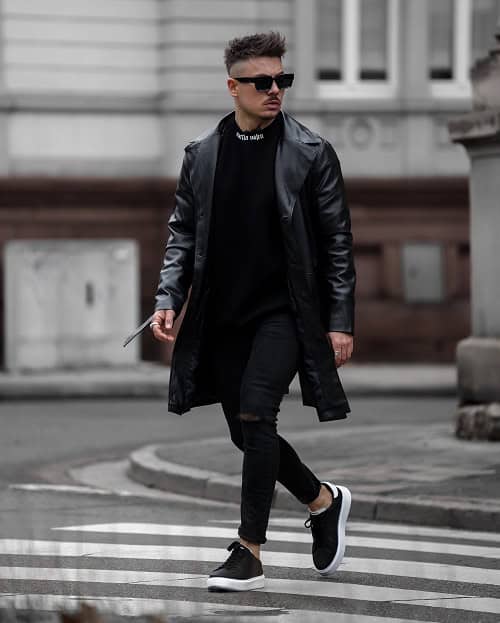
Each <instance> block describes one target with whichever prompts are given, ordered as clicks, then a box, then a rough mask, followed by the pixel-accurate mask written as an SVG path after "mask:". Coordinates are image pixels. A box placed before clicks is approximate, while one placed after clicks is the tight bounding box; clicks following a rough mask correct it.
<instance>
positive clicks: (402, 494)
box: [128, 418, 500, 531]
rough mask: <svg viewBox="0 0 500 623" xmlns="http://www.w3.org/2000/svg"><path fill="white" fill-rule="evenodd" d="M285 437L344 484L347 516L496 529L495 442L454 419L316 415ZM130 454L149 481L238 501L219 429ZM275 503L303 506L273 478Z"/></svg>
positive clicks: (134, 468) (231, 458)
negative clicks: (463, 430) (371, 420)
mask: <svg viewBox="0 0 500 623" xmlns="http://www.w3.org/2000/svg"><path fill="white" fill-rule="evenodd" d="M286 437H287V439H288V440H289V441H290V442H291V443H292V444H293V445H294V447H295V448H296V449H297V451H298V453H299V455H300V457H301V459H302V460H303V461H304V462H305V463H306V464H308V465H309V466H310V467H311V468H312V469H313V471H315V473H317V474H318V475H319V477H320V478H321V479H324V480H330V481H333V482H338V483H339V484H344V485H347V486H348V487H349V488H350V489H351V491H352V493H353V507H352V515H351V516H352V517H353V518H358V519H370V520H373V519H379V520H383V521H404V522H408V523H419V524H427V525H439V526H449V527H454V528H463V529H471V530H489V531H498V530H500V445H499V444H498V443H495V442H487V441H465V440H462V439H457V438H456V437H455V435H454V427H453V422H452V421H450V422H449V424H444V423H442V422H441V423H438V424H430V425H429V424H426V425H419V424H417V423H411V422H410V423H408V422H407V423H401V424H397V425H394V423H390V424H389V423H387V422H386V423H384V422H383V421H380V418H379V421H378V422H377V423H376V424H373V425H364V426H359V425H358V426H349V425H347V426H346V425H344V426H343V427H342V428H340V427H337V428H336V426H335V423H324V424H321V425H320V428H317V427H315V429H314V431H311V430H298V431H294V432H291V433H289V434H287V435H286ZM129 462H130V466H129V470H128V475H129V477H131V478H132V479H134V480H135V481H138V482H141V483H143V484H145V485H147V486H152V487H157V488H160V489H163V490H167V491H171V492H175V493H184V494H188V495H194V496H199V497H204V498H208V499H213V500H222V501H231V502H239V496H240V482H241V471H240V470H241V455H240V453H239V452H238V450H237V449H236V448H234V447H233V446H232V444H231V443H230V441H229V439H228V438H226V437H217V438H211V439H198V440H190V441H184V442H182V443H176V444H172V445H169V444H160V445H150V446H146V447H143V448H140V449H138V450H136V451H135V452H133V453H132V454H131V455H130V457H129ZM273 505H274V507H275V508H279V509H284V510H303V507H302V506H301V505H299V504H298V503H297V502H296V500H295V499H294V498H292V497H291V496H290V494H289V493H288V492H287V491H286V490H284V489H283V488H282V487H281V486H280V485H278V486H277V489H276V493H275V498H274V502H273Z"/></svg>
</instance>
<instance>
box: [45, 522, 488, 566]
mask: <svg viewBox="0 0 500 623" xmlns="http://www.w3.org/2000/svg"><path fill="white" fill-rule="evenodd" d="M54 530H64V531H72V532H100V533H113V534H124V533H126V534H147V535H159V536H160V535H161V536H192V537H208V538H227V539H231V538H236V536H237V535H236V532H235V530H233V529H231V528H219V527H214V526H190V525H173V524H172V525H170V524H154V523H150V524H148V523H125V522H121V523H120V522H119V523H102V524H89V525H83V526H61V527H57V528H54ZM267 538H268V539H269V540H271V541H284V542H295V543H310V542H311V534H310V533H307V532H304V533H302V534H301V533H298V532H284V531H283V532H282V531H276V530H275V531H273V530H269V531H268V532H267ZM347 546H350V547H365V548H377V549H392V550H404V551H415V552H424V553H432V554H452V555H455V556H474V557H479V558H495V559H496V558H500V547H484V546H480V545H462V544H460V543H442V542H437V541H413V540H406V539H405V540H403V539H384V538H377V537H360V536H352V535H351V536H349V535H348V536H347Z"/></svg>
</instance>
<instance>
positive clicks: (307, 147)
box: [186, 111, 322, 220]
mask: <svg viewBox="0 0 500 623" xmlns="http://www.w3.org/2000/svg"><path fill="white" fill-rule="evenodd" d="M233 114H234V111H232V112H230V113H228V114H227V115H225V116H224V117H223V118H222V119H221V120H220V121H219V123H218V124H217V126H216V127H215V128H211V129H210V130H207V131H206V132H204V133H203V134H200V136H198V137H197V138H195V139H194V140H193V141H191V142H190V143H188V145H187V146H186V151H196V157H195V158H194V159H193V170H192V174H191V183H192V185H193V192H194V194H195V196H198V197H206V200H205V202H204V203H205V206H206V209H207V212H208V213H211V209H212V198H213V197H212V195H213V185H214V179H215V166H216V163H217V154H218V149H219V144H220V138H221V136H222V132H223V130H224V125H225V123H226V121H227V120H228V119H229V118H230V117H231V116H232V115H233ZM280 114H281V115H282V116H283V135H282V138H281V140H280V142H279V144H278V148H277V152H276V161H275V182H276V196H277V202H278V209H279V212H280V214H281V215H282V217H283V218H284V219H285V220H286V219H289V218H290V217H291V215H292V212H293V207H294V205H295V201H296V198H297V194H298V192H299V190H300V188H301V187H302V185H303V183H304V180H305V178H306V176H307V173H308V172H309V169H310V168H311V165H312V163H313V161H314V158H315V157H316V155H317V153H318V149H319V146H320V144H321V141H322V139H321V137H320V136H319V135H318V134H316V133H315V132H312V131H311V130H309V128H307V127H306V126H304V125H302V124H301V123H300V122H299V121H297V120H296V119H294V117H292V116H291V115H289V114H288V113H286V112H284V111H282V112H281V113H280Z"/></svg>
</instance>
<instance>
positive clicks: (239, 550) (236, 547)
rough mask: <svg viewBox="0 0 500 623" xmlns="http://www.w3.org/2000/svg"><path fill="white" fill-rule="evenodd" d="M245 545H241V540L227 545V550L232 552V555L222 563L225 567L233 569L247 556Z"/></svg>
mask: <svg viewBox="0 0 500 623" xmlns="http://www.w3.org/2000/svg"><path fill="white" fill-rule="evenodd" d="M245 549H246V548H245V547H243V545H241V543H240V542H239V541H233V542H232V543H231V545H229V546H228V547H227V550H228V551H230V552H231V555H230V556H229V558H228V559H227V560H226V562H225V563H224V564H223V565H222V566H223V567H224V568H225V569H231V568H233V567H236V566H237V565H239V563H240V560H241V559H242V558H243V557H244V556H245Z"/></svg>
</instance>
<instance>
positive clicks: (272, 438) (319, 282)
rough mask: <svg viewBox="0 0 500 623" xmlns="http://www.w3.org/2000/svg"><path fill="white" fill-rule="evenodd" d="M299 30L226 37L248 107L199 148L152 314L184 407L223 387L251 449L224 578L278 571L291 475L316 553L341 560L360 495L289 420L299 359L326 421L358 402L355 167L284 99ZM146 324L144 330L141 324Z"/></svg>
mask: <svg viewBox="0 0 500 623" xmlns="http://www.w3.org/2000/svg"><path fill="white" fill-rule="evenodd" d="M284 53H285V40H284V37H282V36H281V35H280V34H279V33H274V32H270V33H266V34H256V35H251V36H246V37H242V38H236V39H233V40H232V41H230V42H229V44H228V46H227V48H226V50H225V64H226V68H227V71H228V75H229V77H228V79H227V87H228V90H229V93H230V95H231V96H232V98H233V100H234V111H233V112H232V113H230V114H228V115H226V116H225V117H224V118H223V119H222V120H221V121H220V122H219V123H218V124H217V127H216V128H215V129H213V130H210V131H208V132H206V133H204V134H203V135H201V136H200V137H198V138H197V139H196V140H194V141H192V142H191V143H189V144H188V145H187V147H186V148H185V155H184V161H183V165H182V169H181V173H180V177H179V182H178V186H177V190H176V196H175V207H174V211H173V214H172V216H171V217H170V220H169V229H170V236H169V239H168V241H167V246H166V251H165V258H164V261H163V267H162V269H161V272H160V280H159V285H158V290H157V294H156V305H155V312H154V314H153V315H152V316H151V317H150V318H149V319H148V320H147V321H146V322H145V323H144V324H143V325H142V327H140V328H139V329H138V331H137V332H139V331H140V330H142V329H143V328H144V327H145V326H146V324H147V323H148V322H149V321H150V320H152V322H151V323H150V326H151V328H152V331H153V334H154V336H155V338H156V339H158V340H160V341H173V340H174V336H173V325H174V321H175V318H176V317H177V316H178V314H179V312H180V310H181V308H182V306H183V304H184V302H185V300H186V298H187V294H188V292H187V291H188V288H189V286H191V292H190V297H189V303H188V305H187V309H186V314H185V316H184V319H183V323H182V326H181V328H180V331H179V333H178V335H177V338H176V343H175V347H174V352H173V357H172V366H171V375H170V387H169V410H170V411H174V412H176V413H179V414H182V413H184V412H186V411H189V410H190V408H191V407H194V406H200V405H204V404H211V403H214V402H219V401H220V402H221V405H222V409H223V412H224V415H225V417H226V420H227V423H228V426H229V431H230V435H231V439H232V441H233V442H234V443H235V445H236V446H237V447H238V448H240V449H241V450H242V451H243V470H242V495H241V524H240V527H239V530H238V534H239V537H240V538H239V541H234V542H233V543H231V545H230V546H229V547H228V550H230V551H231V554H230V556H229V557H228V559H227V560H226V561H225V562H224V563H223V564H222V565H221V566H220V567H218V568H217V569H215V570H214V571H213V572H212V573H211V574H210V576H209V578H208V588H209V589H210V590H248V589H254V588H261V587H263V586H264V574H263V569H262V564H261V562H260V546H261V545H262V544H263V543H265V542H266V528H267V524H268V518H269V512H270V508H271V502H272V496H273V492H274V488H275V483H276V480H278V481H279V482H281V483H282V484H283V485H284V486H285V487H286V488H288V490H289V491H290V492H291V493H292V494H293V495H295V497H296V498H297V499H299V500H300V501H301V502H302V503H303V504H304V505H307V506H308V509H309V513H310V515H309V519H308V520H307V521H306V524H305V525H306V526H307V527H310V528H311V530H312V537H313V546H312V553H313V562H314V566H315V568H316V570H317V571H318V572H319V573H321V574H323V575H328V574H330V573H332V572H333V571H335V569H337V568H338V566H339V564H340V562H341V560H342V557H343V555H344V550H345V524H346V520H347V516H348V514H349V510H350V504H351V496H350V492H349V490H348V489H347V488H346V487H342V486H335V485H334V484H332V483H328V482H320V481H319V480H318V478H317V477H316V476H315V475H314V474H313V473H312V472H311V470H310V469H309V468H307V467H306V466H305V465H304V464H303V463H302V462H301V461H300V459H299V457H298V456H297V453H296V452H295V450H294V449H293V448H292V447H291V446H290V444H289V443H288V442H287V441H286V440H285V439H283V438H282V437H281V436H280V435H278V433H277V413H278V411H279V406H280V403H281V400H282V398H283V395H284V394H285V393H287V392H288V388H289V384H290V382H291V381H292V379H293V377H294V376H295V374H296V372H297V371H298V372H299V380H300V384H301V389H302V398H303V404H304V405H307V406H313V407H315V408H316V410H317V413H318V416H319V419H320V420H321V421H329V420H336V419H342V418H345V417H346V414H347V413H348V412H349V411H350V409H349V405H348V402H347V400H346V397H345V395H344V392H343V390H342V386H341V384H340V381H339V378H338V374H337V370H336V368H337V367H339V366H341V365H343V364H344V363H345V362H346V361H347V360H348V359H349V358H350V357H351V355H352V350H353V330H354V327H353V325H354V288H355V269H354V264H353V258H352V235H351V231H350V216H349V210H348V207H347V204H346V200H345V194H344V186H343V179H342V173H341V169H340V164H339V161H338V158H337V156H336V154H335V151H334V150H333V148H332V146H331V145H330V144H329V143H328V141H326V140H325V139H323V138H322V137H320V136H319V135H318V134H315V133H313V132H312V131H310V130H309V129H307V128H306V127H305V126H303V125H302V124H300V123H299V122H298V121H296V120H295V119H294V118H293V117H291V116H290V115H288V114H287V113H286V112H284V111H282V104H283V98H284V94H285V89H287V88H289V87H291V86H292V83H293V78H294V76H293V74H290V73H285V72H284V71H283V66H282V61H281V59H282V57H283V55H284ZM137 332H136V333H137Z"/></svg>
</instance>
